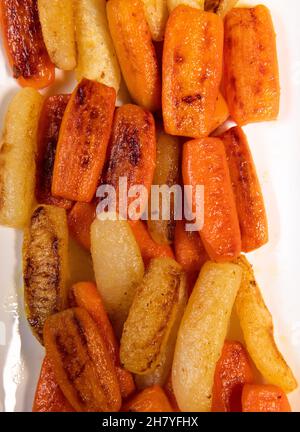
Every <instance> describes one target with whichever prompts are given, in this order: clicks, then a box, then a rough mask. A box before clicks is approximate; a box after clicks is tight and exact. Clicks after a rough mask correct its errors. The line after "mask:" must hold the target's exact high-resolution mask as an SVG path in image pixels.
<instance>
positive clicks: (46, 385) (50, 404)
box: [32, 357, 74, 412]
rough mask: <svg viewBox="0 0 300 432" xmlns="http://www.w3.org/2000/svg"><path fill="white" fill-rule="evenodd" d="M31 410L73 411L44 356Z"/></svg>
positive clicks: (49, 363)
mask: <svg viewBox="0 0 300 432" xmlns="http://www.w3.org/2000/svg"><path fill="white" fill-rule="evenodd" d="M32 411H33V412H74V409H73V407H72V406H71V405H70V404H69V402H68V401H67V399H66V398H65V396H64V394H63V392H62V391H61V389H60V388H59V385H58V383H57V381H56V378H55V375H54V371H53V366H52V362H51V360H50V358H49V357H45V358H44V360H43V363H42V367H41V373H40V377H39V381H38V384H37V387H36V391H35V396H34V402H33V407H32Z"/></svg>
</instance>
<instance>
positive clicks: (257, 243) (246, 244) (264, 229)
mask: <svg viewBox="0 0 300 432" xmlns="http://www.w3.org/2000/svg"><path fill="white" fill-rule="evenodd" d="M220 138H221V139H222V141H223V143H224V146H225V151H226V155H227V161H228V166H229V172H230V177H231V182H232V187H233V192H234V194H235V201H236V208H237V212H238V216H239V221H240V229H241V236H242V251H243V252H251V251H253V250H255V249H258V248H259V247H261V246H263V245H264V244H266V243H267V242H268V221H267V215H266V211H265V206H264V199H263V196H262V192H261V187H260V184H259V180H258V177H257V174H256V169H255V165H254V161H253V158H252V155H251V151H250V148H249V145H248V142H247V138H246V135H245V134H244V132H243V130H242V129H241V128H239V127H234V128H232V129H230V130H229V131H227V132H225V133H224V134H223V135H222V136H221V137H220Z"/></svg>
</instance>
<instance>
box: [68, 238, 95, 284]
mask: <svg viewBox="0 0 300 432" xmlns="http://www.w3.org/2000/svg"><path fill="white" fill-rule="evenodd" d="M69 263H70V264H69V267H70V280H69V286H72V285H74V284H75V283H77V282H82V281H95V275H94V269H93V262H92V256H91V254H90V252H89V251H87V250H86V249H84V248H83V247H82V246H81V245H80V244H79V243H78V242H77V241H76V240H74V239H73V238H72V237H71V236H70V238H69Z"/></svg>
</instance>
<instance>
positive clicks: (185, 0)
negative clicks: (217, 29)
mask: <svg viewBox="0 0 300 432" xmlns="http://www.w3.org/2000/svg"><path fill="white" fill-rule="evenodd" d="M167 3H168V9H169V11H170V12H172V10H173V9H175V8H176V7H177V6H179V5H186V6H191V7H193V8H197V9H202V10H203V9H204V0H167Z"/></svg>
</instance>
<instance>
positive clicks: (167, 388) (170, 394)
mask: <svg viewBox="0 0 300 432" xmlns="http://www.w3.org/2000/svg"><path fill="white" fill-rule="evenodd" d="M164 391H165V393H166V395H167V398H168V399H169V401H170V404H171V407H172V410H173V411H175V412H180V409H179V407H178V404H177V401H176V397H175V394H174V389H173V384H172V373H171V374H170V375H169V377H168V379H167V382H166V384H165V386H164Z"/></svg>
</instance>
